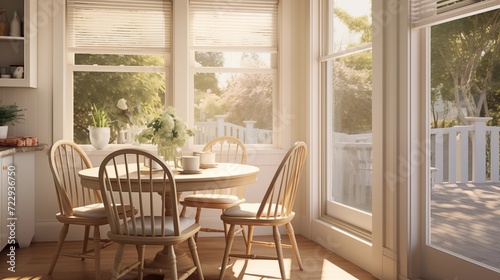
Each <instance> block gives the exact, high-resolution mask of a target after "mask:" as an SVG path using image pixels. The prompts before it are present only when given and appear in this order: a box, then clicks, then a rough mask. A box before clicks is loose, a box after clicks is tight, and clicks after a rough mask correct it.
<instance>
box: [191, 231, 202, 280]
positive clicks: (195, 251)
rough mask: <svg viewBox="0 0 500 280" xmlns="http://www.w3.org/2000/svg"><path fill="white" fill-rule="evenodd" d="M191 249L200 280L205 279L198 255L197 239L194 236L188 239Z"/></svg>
mask: <svg viewBox="0 0 500 280" xmlns="http://www.w3.org/2000/svg"><path fill="white" fill-rule="evenodd" d="M188 245H189V250H190V251H191V257H192V258H193V262H194V265H195V266H196V273H197V274H198V279H199V280H204V278H203V271H202V269H201V263H200V257H199V256H198V248H197V246H196V241H194V238H193V237H190V238H189V239H188Z"/></svg>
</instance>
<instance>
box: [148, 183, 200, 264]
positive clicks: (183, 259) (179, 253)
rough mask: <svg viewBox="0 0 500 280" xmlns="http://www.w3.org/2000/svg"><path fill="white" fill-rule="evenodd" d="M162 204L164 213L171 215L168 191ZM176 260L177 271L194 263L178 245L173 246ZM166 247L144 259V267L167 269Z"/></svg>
mask: <svg viewBox="0 0 500 280" xmlns="http://www.w3.org/2000/svg"><path fill="white" fill-rule="evenodd" d="M180 196H181V193H177V201H178V200H179V199H180ZM162 200H163V205H164V207H165V208H164V209H165V214H166V215H167V216H172V214H173V213H172V206H171V205H172V204H171V202H172V198H171V194H170V193H166V194H164V195H162ZM174 249H175V254H176V260H177V271H178V272H179V273H182V272H185V271H187V270H189V269H190V268H191V267H193V265H194V263H193V260H192V259H191V256H190V255H188V254H187V253H186V252H185V251H184V249H183V248H179V246H178V245H175V246H174ZM168 255H169V253H168V249H167V246H165V247H164V248H163V250H161V251H159V252H158V253H156V256H155V258H154V259H152V260H145V262H144V267H147V268H156V269H164V270H165V271H168V269H169V268H168Z"/></svg>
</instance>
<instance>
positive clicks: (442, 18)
mask: <svg viewBox="0 0 500 280" xmlns="http://www.w3.org/2000/svg"><path fill="white" fill-rule="evenodd" d="M499 5H500V3H499V2H498V0H411V19H412V23H413V27H427V26H432V25H436V24H440V23H444V22H447V21H451V20H455V19H458V18H463V17H467V16H469V15H471V14H475V13H477V12H478V11H482V12H486V11H489V10H493V9H496V8H498V6H499Z"/></svg>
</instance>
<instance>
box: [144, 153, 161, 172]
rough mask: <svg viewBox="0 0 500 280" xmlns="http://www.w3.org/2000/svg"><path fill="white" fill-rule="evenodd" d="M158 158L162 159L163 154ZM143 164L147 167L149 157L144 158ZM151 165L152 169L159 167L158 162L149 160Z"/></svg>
mask: <svg viewBox="0 0 500 280" xmlns="http://www.w3.org/2000/svg"><path fill="white" fill-rule="evenodd" d="M158 158H159V159H160V160H162V161H163V156H159V157H158ZM144 165H145V166H148V167H149V159H145V160H144ZM151 165H152V166H151V168H152V169H161V166H160V164H159V163H158V162H156V161H154V160H152V161H151Z"/></svg>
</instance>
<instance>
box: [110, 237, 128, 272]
mask: <svg viewBox="0 0 500 280" xmlns="http://www.w3.org/2000/svg"><path fill="white" fill-rule="evenodd" d="M124 249H125V245H124V244H119V245H118V250H116V254H115V264H114V265H113V271H112V273H111V279H112V280H117V279H118V277H119V276H120V263H121V262H122V257H123V251H124Z"/></svg>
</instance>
